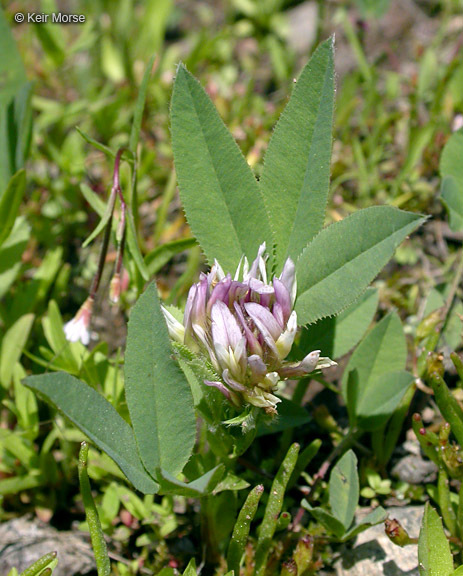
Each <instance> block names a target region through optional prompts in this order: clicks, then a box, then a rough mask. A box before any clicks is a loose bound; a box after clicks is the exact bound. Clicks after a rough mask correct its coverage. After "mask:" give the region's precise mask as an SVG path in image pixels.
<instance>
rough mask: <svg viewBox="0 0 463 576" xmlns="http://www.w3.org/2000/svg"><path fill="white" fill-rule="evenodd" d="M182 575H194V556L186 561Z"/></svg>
mask: <svg viewBox="0 0 463 576" xmlns="http://www.w3.org/2000/svg"><path fill="white" fill-rule="evenodd" d="M183 576H196V562H195V559H194V558H192V559H191V560H190V561H189V562H188V566H187V567H186V568H185V571H184V572H183Z"/></svg>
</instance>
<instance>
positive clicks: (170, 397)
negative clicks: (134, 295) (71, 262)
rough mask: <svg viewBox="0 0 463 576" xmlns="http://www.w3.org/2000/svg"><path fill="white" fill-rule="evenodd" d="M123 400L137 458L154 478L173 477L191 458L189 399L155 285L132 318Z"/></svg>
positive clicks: (192, 437) (192, 436) (193, 424)
mask: <svg viewBox="0 0 463 576" xmlns="http://www.w3.org/2000/svg"><path fill="white" fill-rule="evenodd" d="M125 394H126V399H127V405H128V408H129V412H130V417H131V420H132V425H133V428H134V431H135V436H136V439H137V445H138V449H139V452H140V457H141V459H142V461H143V464H144V465H145V467H146V469H147V470H148V472H149V473H150V474H152V475H153V476H154V475H155V474H156V470H157V469H158V468H162V469H163V471H165V472H166V473H168V474H171V475H173V476H175V475H176V474H178V473H179V472H181V471H182V469H183V467H184V465H185V464H186V462H187V460H188V459H189V457H190V456H191V452H192V450H193V445H194V441H195V434H196V422H195V415H194V408H193V397H192V394H191V390H190V387H189V385H188V382H187V381H186V379H185V376H184V375H183V372H182V371H181V370H180V368H179V367H178V365H177V363H176V362H175V360H174V359H173V356H172V348H171V345H170V340H169V335H168V333H167V326H166V322H165V320H164V316H163V314H162V312H161V308H160V305H159V298H158V294H157V289H156V284H154V283H152V284H150V285H149V286H148V288H147V289H146V291H145V292H144V294H143V295H142V296H141V297H140V298H139V300H138V302H137V303H136V305H135V306H134V308H133V309H132V312H131V314H130V320H129V326H128V335H127V348H126V353H125Z"/></svg>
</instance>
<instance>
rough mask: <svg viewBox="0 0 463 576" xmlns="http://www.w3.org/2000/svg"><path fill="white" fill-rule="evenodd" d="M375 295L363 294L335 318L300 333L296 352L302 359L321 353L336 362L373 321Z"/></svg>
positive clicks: (377, 294)
mask: <svg viewBox="0 0 463 576" xmlns="http://www.w3.org/2000/svg"><path fill="white" fill-rule="evenodd" d="M378 300H379V293H378V290H376V289H375V288H367V290H366V291H365V292H364V293H363V294H362V295H361V296H360V298H359V299H358V300H356V301H355V302H354V303H353V304H351V305H350V306H349V307H348V308H346V309H345V310H344V311H343V312H341V313H340V314H339V315H338V316H336V317H327V318H323V319H322V320H319V321H318V322H317V323H316V324H313V325H311V326H309V327H306V328H304V329H303V331H302V334H301V339H300V343H299V348H300V349H301V350H302V351H303V353H304V355H305V354H308V353H309V352H310V351H312V350H321V351H322V355H323V356H328V357H329V358H333V359H335V358H340V357H341V356H344V354H347V352H349V351H350V350H352V348H353V347H354V346H356V345H357V344H358V343H359V341H360V339H361V338H362V336H363V335H364V334H365V332H366V331H367V329H368V327H369V326H370V324H371V322H372V321H373V318H374V315H375V312H376V308H377V307H378Z"/></svg>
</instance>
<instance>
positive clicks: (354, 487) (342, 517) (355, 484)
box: [330, 450, 359, 532]
mask: <svg viewBox="0 0 463 576" xmlns="http://www.w3.org/2000/svg"><path fill="white" fill-rule="evenodd" d="M358 501H359V478H358V473H357V456H356V455H355V454H354V452H353V451H352V450H349V451H348V452H346V453H345V454H344V456H343V457H342V458H341V459H340V460H339V461H338V463H337V464H336V466H335V467H334V468H333V470H332V472H331V475H330V507H331V513H332V514H333V516H334V517H335V518H336V519H337V520H339V522H341V524H342V525H343V526H344V531H345V532H347V530H348V529H349V528H350V526H351V524H352V522H353V520H354V515H355V509H356V508H357V504H358Z"/></svg>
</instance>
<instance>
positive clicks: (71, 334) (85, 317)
mask: <svg viewBox="0 0 463 576" xmlns="http://www.w3.org/2000/svg"><path fill="white" fill-rule="evenodd" d="M92 309H93V298H92V297H90V296H89V297H88V298H87V300H85V302H84V303H83V304H82V306H81V307H80V309H79V311H78V312H77V314H76V315H75V316H74V318H73V319H72V320H70V321H69V322H67V323H66V324H65V325H64V334H65V335H66V339H67V340H69V342H79V341H80V342H82V344H84V346H87V345H88V344H89V342H90V330H89V328H90V319H91V317H92Z"/></svg>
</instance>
